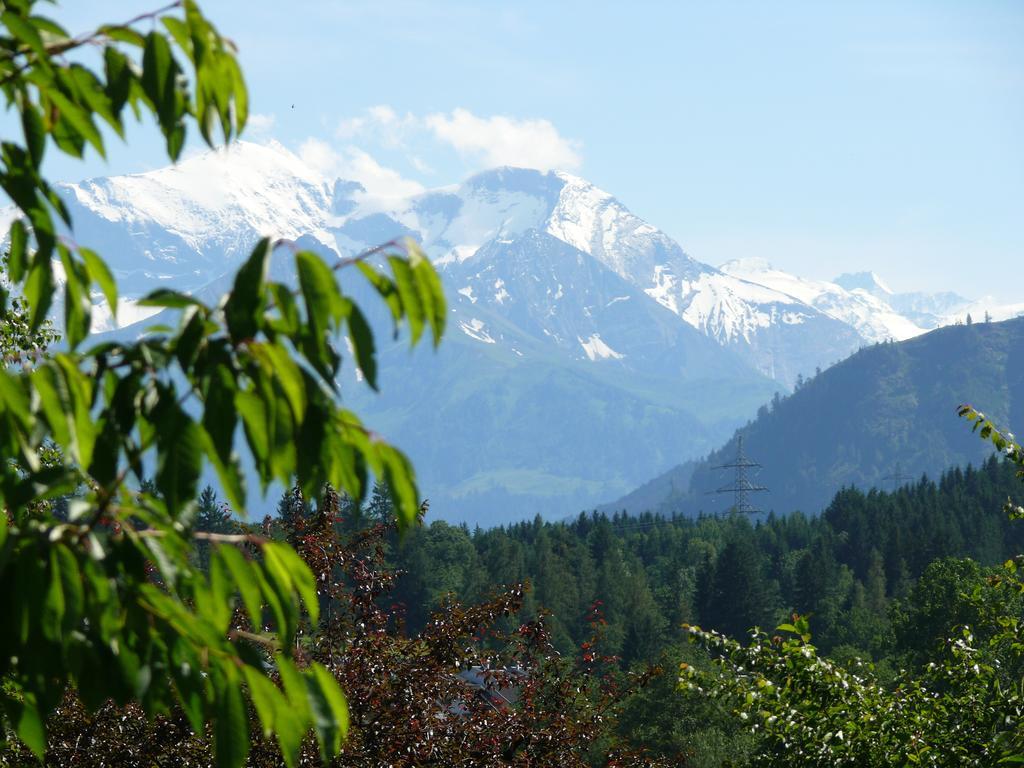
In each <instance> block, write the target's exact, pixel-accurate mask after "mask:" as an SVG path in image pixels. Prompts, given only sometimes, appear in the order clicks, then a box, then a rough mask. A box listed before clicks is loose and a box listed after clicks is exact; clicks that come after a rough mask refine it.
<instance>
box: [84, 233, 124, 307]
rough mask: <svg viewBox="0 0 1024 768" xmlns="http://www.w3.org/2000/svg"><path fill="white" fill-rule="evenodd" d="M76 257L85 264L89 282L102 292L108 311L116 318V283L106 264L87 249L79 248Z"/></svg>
mask: <svg viewBox="0 0 1024 768" xmlns="http://www.w3.org/2000/svg"><path fill="white" fill-rule="evenodd" d="M78 255H79V256H81V257H82V259H83V261H84V262H85V269H86V271H87V272H88V273H89V280H91V281H92V282H94V283H96V284H97V285H98V286H99V287H100V290H101V291H103V297H104V298H105V299H106V300H107V304H108V305H109V306H110V311H111V313H112V314H113V315H114V317H117V283H116V282H115V281H114V276H113V274H111V272H110V269H109V267H107V264H106V262H104V261H103V259H101V258H100V257H99V255H98V254H97V253H96V252H95V251H92V250H90V249H88V248H79V249H78Z"/></svg>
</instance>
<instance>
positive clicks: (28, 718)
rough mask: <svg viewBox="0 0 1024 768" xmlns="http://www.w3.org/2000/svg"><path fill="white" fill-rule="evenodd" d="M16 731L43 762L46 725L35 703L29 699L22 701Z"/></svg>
mask: <svg viewBox="0 0 1024 768" xmlns="http://www.w3.org/2000/svg"><path fill="white" fill-rule="evenodd" d="M15 733H17V734H18V738H19V739H21V741H22V743H23V744H24V745H25V746H26V747H28V748H29V749H30V750H32V754H33V755H35V756H36V757H37V758H38V759H39V761H40V762H42V760H43V756H44V755H45V753H46V726H45V725H44V723H43V719H42V718H41V717H40V716H39V710H38V709H37V708H36V706H35V704H34V703H31V702H29V701H27V700H26V701H23V702H21V703H20V706H19V711H18V716H17V722H16V725H15Z"/></svg>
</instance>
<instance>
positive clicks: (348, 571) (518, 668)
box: [47, 488, 655, 768]
mask: <svg viewBox="0 0 1024 768" xmlns="http://www.w3.org/2000/svg"><path fill="white" fill-rule="evenodd" d="M374 504H376V505H378V506H383V507H387V506H389V502H388V501H387V494H386V492H384V491H383V490H382V489H381V488H378V490H377V492H376V493H375V495H374V500H373V504H371V506H373V505H374ZM355 510H356V506H355V505H354V504H353V503H351V502H350V501H349V500H347V499H344V498H342V497H339V496H338V495H337V494H335V493H334V492H333V491H331V490H329V489H328V490H327V491H326V492H325V493H324V494H323V495H322V496H321V498H320V499H319V502H318V503H317V504H315V505H313V504H309V503H307V502H306V501H305V499H304V498H303V496H302V494H301V493H300V492H299V491H297V490H295V491H292V492H290V493H289V494H288V496H287V497H286V499H285V501H284V502H283V504H282V512H283V513H284V514H282V515H281V516H280V517H279V518H277V519H275V520H269V519H268V520H267V521H265V522H264V524H263V525H262V526H258V529H259V532H260V534H261V535H264V536H268V537H270V538H272V539H274V540H283V541H288V542H291V543H292V544H293V545H294V547H295V550H296V551H297V552H298V554H299V555H300V556H301V557H302V559H303V560H304V561H305V562H306V564H307V565H308V566H309V568H310V569H311V571H312V572H313V574H314V575H315V581H316V592H317V598H318V602H319V603H320V605H321V620H320V622H319V624H318V625H317V626H315V627H314V626H313V625H312V624H309V623H308V622H305V621H304V622H303V624H302V626H301V629H300V632H299V634H298V635H297V637H296V650H295V656H296V658H297V659H300V660H301V661H302V663H315V664H319V665H322V667H323V668H324V669H325V670H327V671H328V672H329V673H330V674H331V675H332V676H333V677H334V678H335V679H336V680H337V681H338V683H339V684H340V685H341V687H342V688H343V689H344V691H345V693H346V695H347V701H348V711H349V730H348V738H347V739H346V740H345V742H344V743H343V744H342V747H341V751H340V753H339V754H338V755H337V756H336V757H335V758H334V759H333V760H332V762H331V765H334V766H353V767H355V766H382V767H383V766H394V767H398V766H417V765H444V766H477V765H521V766H550V765H564V766H577V767H579V768H583V766H587V765H605V766H642V765H654V764H655V763H653V762H651V761H649V760H648V759H647V758H645V757H644V756H643V755H642V754H640V753H639V752H637V751H635V750H631V749H629V745H628V744H627V742H626V740H625V739H622V738H620V737H618V736H617V735H616V734H615V730H614V723H615V722H616V720H617V718H618V715H619V711H620V709H621V707H622V706H623V703H624V702H625V701H626V700H628V699H629V697H630V696H632V695H633V694H634V692H635V691H636V690H637V689H638V688H641V687H643V686H645V685H646V684H647V683H648V682H649V680H650V677H651V675H652V674H654V672H655V671H654V670H649V671H647V672H646V673H642V674H638V675H621V674H619V673H618V671H617V668H616V665H615V660H614V659H609V658H607V657H605V656H603V655H602V654H601V651H600V648H601V644H602V643H601V631H602V627H603V625H602V622H601V618H600V615H599V612H597V611H594V612H593V613H592V616H591V619H592V637H591V639H590V640H589V641H588V642H587V643H586V646H585V647H584V648H582V649H578V652H577V653H575V654H572V655H565V656H563V655H561V654H559V653H558V652H557V651H556V650H555V649H554V648H553V647H552V645H551V638H550V633H549V632H548V631H547V629H546V626H545V620H544V617H538V618H534V619H533V620H530V621H526V622H522V621H521V620H520V619H518V618H517V617H516V615H517V613H518V611H519V610H520V608H521V606H522V598H523V594H524V592H523V588H522V587H520V586H516V585H512V586H510V587H508V588H506V589H505V590H503V591H501V592H499V593H496V594H495V595H493V596H492V597H491V598H490V599H488V600H485V601H483V602H480V603H477V604H472V605H467V604H463V603H461V602H458V601H456V600H455V599H454V597H452V598H451V599H449V600H448V601H446V603H445V604H444V605H443V606H442V607H440V608H439V609H438V610H437V611H435V612H434V613H433V614H432V615H431V617H430V620H429V622H428V623H427V625H426V626H425V627H424V628H423V629H422V631H419V632H415V633H407V632H406V631H405V629H404V621H403V616H404V612H403V611H402V609H401V607H399V606H396V605H394V603H393V602H392V599H391V598H392V594H393V587H394V585H395V583H397V582H399V581H400V580H401V574H400V573H398V572H395V571H393V570H391V569H389V568H387V567H386V565H385V557H386V550H387V549H388V547H389V546H390V544H389V542H390V541H391V540H393V536H394V528H395V524H394V522H393V517H391V515H390V510H389V514H388V518H389V522H374V521H373V518H370V517H369V516H368V515H367V516H363V517H359V518H356V519H355V520H354V519H353V515H354V512H355ZM232 626H233V628H234V629H235V630H236V631H245V630H246V628H247V626H248V625H247V619H246V616H245V613H244V611H237V612H236V613H235V615H234V617H233V619H232ZM256 704H257V707H256V708H255V709H253V708H250V710H249V717H250V719H251V720H252V726H253V728H254V730H259V727H260V724H259V721H258V714H259V713H258V706H259V702H258V700H257V702H256ZM50 724H51V733H52V739H51V744H50V748H49V750H48V752H47V762H48V764H50V765H53V766H79V767H80V768H82V767H88V766H100V765H103V766H108V767H111V766H114V767H116V766H122V765H124V766H129V765H140V764H141V765H148V764H151V763H158V764H166V765H175V766H177V765H182V766H190V765H194V766H200V765H207V764H209V763H210V761H211V754H210V740H209V735H210V734H209V733H205V734H204V733H202V732H200V734H199V735H198V736H197V735H193V734H191V733H190V731H189V727H188V722H187V718H185V717H184V716H183V715H182V713H181V712H180V711H179V710H173V711H171V712H170V713H169V714H168V715H165V716H161V717H159V718H157V719H156V720H155V721H153V722H150V721H148V720H147V718H146V717H145V715H144V713H143V712H142V711H141V709H139V708H138V707H137V706H129V707H118V706H116V705H113V704H108V705H106V706H104V707H101V708H100V709H99V711H98V712H95V713H92V714H90V713H87V712H86V711H85V710H84V708H83V707H82V705H81V703H80V702H79V701H78V700H77V699H76V698H75V697H73V696H69V697H68V698H67V699H66V700H65V701H64V702H63V703H62V704H61V706H59V707H58V709H57V710H56V711H55V713H54V714H53V715H52V716H51V719H50ZM159 761H162V763H160V762H159ZM318 762H319V754H318V749H317V745H316V742H315V741H313V740H310V739H307V740H305V741H303V742H302V744H301V747H300V749H299V757H298V764H300V765H315V764H317V763H318ZM280 764H281V752H280V747H279V745H278V744H277V743H275V742H274V741H273V740H270V739H266V738H263V737H262V736H257V737H256V738H255V740H254V743H253V747H252V749H251V751H250V753H249V756H248V758H247V761H246V765H250V766H266V767H267V768H271V767H272V766H278V765H280Z"/></svg>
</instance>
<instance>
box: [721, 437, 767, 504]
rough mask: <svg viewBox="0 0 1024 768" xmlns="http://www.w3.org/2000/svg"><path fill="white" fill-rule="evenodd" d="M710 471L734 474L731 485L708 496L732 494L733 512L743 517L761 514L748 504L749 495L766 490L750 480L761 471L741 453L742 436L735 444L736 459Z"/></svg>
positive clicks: (757, 465)
mask: <svg viewBox="0 0 1024 768" xmlns="http://www.w3.org/2000/svg"><path fill="white" fill-rule="evenodd" d="M712 469H733V470H735V474H734V475H733V480H732V483H731V484H729V485H723V486H722V487H721V488H716V489H715V490H713V491H708V493H709V494H712V493H731V494H733V506H732V511H733V512H738V513H740V514H744V515H756V514H760V513H761V512H763V510H760V509H757V508H756V507H755V506H754V505H753V504H751V503H750V494H752V493H760V492H763V491H767V490H768V488H767V487H765V486H763V485H757V484H755V483H754V482H753V479H752V478H754V477H756V476H757V474H758V472H757V470H760V469H762V466H761V464H759V463H758V462H756V461H754V460H753V459H751V458H750V457H749V456H747V455H746V454H745V453H744V452H743V435H740V436H739V439H738V441H737V444H736V458H735V459H733V460H732V461H730V462H728V463H726V464H721V465H719V466H717V467H712ZM751 470H753V471H751Z"/></svg>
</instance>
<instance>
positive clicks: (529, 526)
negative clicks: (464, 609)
mask: <svg viewBox="0 0 1024 768" xmlns="http://www.w3.org/2000/svg"><path fill="white" fill-rule="evenodd" d="M959 427H960V428H961V429H964V425H963V424H960V425H959ZM964 431H965V432H968V433H969V431H970V430H964ZM975 439H977V438H975ZM979 442H980V441H979ZM1021 493H1022V486H1021V484H1020V481H1019V480H1017V479H1016V478H1015V477H1014V471H1013V467H1012V466H1011V465H1009V464H1008V463H1004V462H1002V461H1001V460H999V459H996V458H990V459H989V460H987V461H986V462H985V463H984V464H983V465H982V466H981V467H980V468H978V469H972V468H967V469H959V468H956V469H953V470H950V471H949V472H947V473H945V474H944V475H943V476H942V477H941V478H940V479H939V480H938V481H930V480H925V479H922V480H919V481H917V482H916V483H913V484H911V485H909V486H907V487H905V488H902V489H900V490H898V491H896V492H895V493H886V492H878V491H871V492H869V493H863V492H861V491H858V490H856V489H846V490H843V491H842V492H840V493H839V494H837V495H836V496H835V498H834V499H833V500H832V502H831V503H830V504H829V506H828V508H827V509H826V510H825V512H824V513H823V514H822V515H821V516H819V517H816V518H809V517H806V516H804V515H802V514H794V515H788V516H785V517H771V518H769V519H767V520H765V521H763V522H761V523H751V521H750V520H749V519H747V518H746V517H743V516H740V515H727V516H723V517H705V518H700V519H696V520H693V519H689V518H677V519H675V520H673V519H664V518H656V517H654V516H652V515H645V516H642V517H640V518H627V517H625V516H621V515H616V516H611V517H609V516H607V515H604V514H601V513H593V514H590V515H580V517H579V518H578V519H577V520H576V521H574V522H571V523H546V522H543V521H541V519H540V518H539V517H538V518H537V519H536V520H534V521H533V522H527V523H519V524H516V525H513V526H510V527H507V528H506V527H502V528H492V529H489V530H483V529H477V530H476V531H470V530H469V529H467V528H466V527H465V526H453V525H450V524H447V523H444V522H435V523H433V524H431V525H429V526H425V527H423V528H421V529H417V530H415V531H413V532H411V533H410V534H409V536H408V537H407V538H406V539H405V541H404V542H403V543H402V544H400V545H398V544H396V546H395V548H394V549H393V551H392V557H393V558H394V564H395V565H397V566H398V567H399V568H401V569H402V570H403V571H404V572H405V575H404V576H402V578H400V579H398V582H397V589H396V593H395V595H394V597H395V598H396V599H397V600H399V601H401V602H402V603H404V604H405V605H406V606H408V610H409V615H408V619H409V623H410V625H411V626H414V627H415V626H422V625H423V624H424V623H425V622H426V621H427V618H428V611H429V609H430V607H431V606H434V605H438V604H439V603H440V602H441V601H442V600H443V599H444V597H445V596H446V595H449V594H455V595H458V596H459V598H460V599H462V600H465V601H467V602H472V601H473V600H474V599H479V598H481V597H484V596H486V595H488V594H489V593H490V591H491V590H492V589H495V588H497V587H499V586H500V585H507V584H513V583H518V582H523V581H527V580H528V581H529V582H530V583H531V584H532V585H533V588H532V591H531V592H530V593H529V595H528V600H527V605H526V610H527V612H530V611H533V610H536V609H538V608H545V609H547V610H550V611H551V613H552V615H551V617H550V619H549V625H550V627H551V629H552V631H553V633H554V637H555V639H556V641H557V642H558V644H559V645H560V646H561V647H562V648H563V649H565V650H570V649H571V648H572V647H573V646H576V647H578V646H579V644H580V643H581V642H582V641H584V640H585V639H586V638H587V637H588V636H589V633H590V631H591V628H590V627H589V625H588V623H587V617H588V615H589V613H590V611H591V608H592V606H593V605H594V604H595V602H596V601H600V609H601V611H602V613H603V615H604V617H605V618H606V620H607V622H608V626H607V633H606V638H605V640H606V643H607V645H608V647H607V648H606V651H609V652H612V653H615V654H618V655H620V656H621V657H622V658H623V660H624V662H625V663H629V662H632V661H638V660H653V659H655V658H657V656H658V654H659V653H660V652H661V650H663V649H664V648H666V647H668V646H670V645H672V644H674V643H678V642H679V641H680V640H681V632H680V629H679V626H680V624H682V623H683V622H691V623H700V624H701V625H702V626H708V627H713V628H717V629H720V630H723V631H725V632H728V633H730V634H732V635H734V636H741V635H744V634H745V633H746V631H747V630H748V629H749V628H750V627H752V626H754V625H755V624H756V625H759V626H761V627H768V628H771V627H775V626H776V625H777V624H779V623H780V622H781V621H783V620H786V618H787V617H788V615H789V614H790V612H792V611H799V612H801V613H811V614H813V615H812V620H811V626H812V630H813V632H814V634H815V643H816V644H817V645H819V647H821V648H823V649H826V650H828V649H831V648H835V647H838V646H840V645H844V646H852V647H853V648H856V649H857V650H858V651H860V652H861V654H862V655H869V656H872V657H875V658H881V657H883V656H887V655H891V654H893V653H898V652H904V651H907V650H908V649H909V645H908V644H910V645H913V644H914V643H924V642H927V641H928V640H929V638H926V637H917V638H914V637H911V636H912V635H914V634H915V631H914V630H912V629H909V628H908V625H907V624H906V621H909V619H907V620H906V621H904V619H901V618H900V615H901V612H902V611H903V610H904V609H907V610H911V611H913V610H918V608H916V607H915V605H914V604H915V603H916V602H922V603H924V602H928V601H917V600H915V599H914V598H910V599H907V600H904V598H908V597H910V596H911V592H912V590H913V589H914V584H915V582H916V581H917V580H918V579H919V578H920V577H921V576H922V575H923V574H925V573H926V571H928V570H929V567H930V566H931V564H932V563H934V562H935V561H937V560H938V559H940V558H949V557H956V558H963V557H970V558H973V559H974V560H975V561H976V562H977V563H979V564H980V565H981V566H986V565H992V564H995V563H1000V562H1002V561H1003V560H1004V559H1006V558H1008V557H1010V556H1012V555H1014V554H1016V553H1018V552H1020V551H1022V549H1024V524H1022V523H1019V522H1018V523H1013V522H1010V521H1008V520H1007V517H1006V515H1005V514H1004V513H1003V511H1002V505H1003V503H1004V502H1005V501H1006V499H1007V497H1010V496H1012V497H1013V498H1014V499H1015V500H1016V501H1017V502H1018V503H1019V501H1020V500H1021ZM932 567H934V568H938V569H939V571H938V573H937V574H933V576H935V578H940V577H941V578H945V576H944V575H943V574H944V573H945V570H944V567H942V566H932ZM950 567H951V568H954V570H956V571H957V573H959V572H960V570H962V569H963V568H968V569H973V571H974V572H977V573H980V571H978V570H977V569H978V566H977V565H970V566H968V565H954V566H950ZM946 570H948V569H946ZM961 575H962V574H961ZM958 578H959V577H958ZM979 578H980V577H979ZM940 580H941V579H940ZM933 586H934V585H933ZM923 588H924V587H919V589H923ZM953 597H954V598H955V597H956V594H955V593H954V594H953ZM901 601H903V602H902V603H901ZM952 602H955V601H953V600H951V604H950V605H949V606H947V608H948V610H950V611H953V610H956V608H955V606H953V605H952ZM901 605H902V606H903V607H902V608H901ZM943 610H946V608H943ZM894 621H895V625H894V624H893V622H894ZM901 622H903V623H902V624H901ZM943 622H944V619H943V620H940V621H937V622H936V626H937V627H939V628H940V630H941V631H945V630H946V629H948V627H949V626H953V625H954V624H956V623H957V622H956V621H953V620H950V623H948V624H946V623H943ZM901 627H903V629H902V630H901ZM903 630H905V632H904V634H906V635H907V636H906V637H903V636H902V635H901V634H900V633H901V631H903ZM940 630H936V631H940ZM901 638H902V639H901ZM894 643H896V644H897V645H895V646H894V645H893V644H894ZM900 644H903V645H907V646H908V647H906V648H904V647H900Z"/></svg>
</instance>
